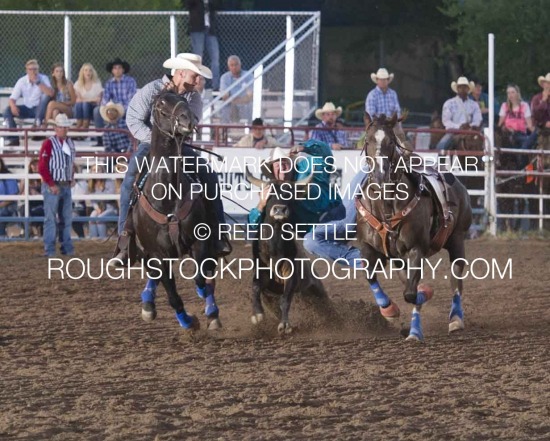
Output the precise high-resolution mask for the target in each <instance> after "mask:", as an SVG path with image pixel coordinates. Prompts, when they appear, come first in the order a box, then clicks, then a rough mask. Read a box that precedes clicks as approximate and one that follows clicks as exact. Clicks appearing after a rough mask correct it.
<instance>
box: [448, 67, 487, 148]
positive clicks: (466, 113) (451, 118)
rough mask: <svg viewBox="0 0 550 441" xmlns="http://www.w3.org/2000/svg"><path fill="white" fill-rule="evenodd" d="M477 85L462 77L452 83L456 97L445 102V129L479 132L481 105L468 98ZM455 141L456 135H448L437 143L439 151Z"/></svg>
mask: <svg viewBox="0 0 550 441" xmlns="http://www.w3.org/2000/svg"><path fill="white" fill-rule="evenodd" d="M474 88H475V84H474V82H473V81H468V79H467V78H466V77H460V78H459V79H458V80H457V81H453V82H452V83H451V89H452V90H453V92H454V93H456V96H455V97H454V98H450V99H448V100H447V101H445V104H443V111H442V114H441V119H442V121H443V125H444V126H445V129H462V130H479V129H480V127H481V121H482V118H481V111H480V110H479V105H478V104H477V103H476V102H475V101H474V100H471V99H470V98H468V94H470V93H472V92H473V91H474ZM453 140H454V135H453V134H451V133H446V134H445V136H443V138H441V140H440V141H439V142H438V143H437V149H438V150H440V151H443V150H447V149H449V147H450V146H451V144H452V143H453Z"/></svg>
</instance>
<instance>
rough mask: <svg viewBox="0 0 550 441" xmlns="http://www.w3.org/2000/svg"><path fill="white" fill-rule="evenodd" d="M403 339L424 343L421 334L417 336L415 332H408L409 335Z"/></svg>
mask: <svg viewBox="0 0 550 441" xmlns="http://www.w3.org/2000/svg"><path fill="white" fill-rule="evenodd" d="M405 341H412V342H416V343H424V338H422V337H421V336H418V335H416V334H409V336H408V337H407V338H406V339H405Z"/></svg>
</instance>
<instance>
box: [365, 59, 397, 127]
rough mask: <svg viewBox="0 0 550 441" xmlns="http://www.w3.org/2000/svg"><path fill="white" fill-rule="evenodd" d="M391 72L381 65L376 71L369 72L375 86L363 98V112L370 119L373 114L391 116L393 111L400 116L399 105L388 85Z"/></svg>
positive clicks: (390, 80)
mask: <svg viewBox="0 0 550 441" xmlns="http://www.w3.org/2000/svg"><path fill="white" fill-rule="evenodd" d="M393 77H394V75H393V73H391V74H390V73H388V71H387V69H384V68H383V67H381V68H380V69H378V71H377V72H376V73H371V74H370V78H371V80H372V82H373V83H374V84H376V87H375V88H374V89H372V90H371V91H370V92H369V94H368V95H367V99H366V100H365V112H367V115H368V116H369V118H370V120H371V121H372V119H373V118H374V117H375V116H379V115H386V116H387V117H391V116H392V115H393V114H394V113H397V116H398V117H399V116H401V106H400V105H399V98H397V93H396V92H395V90H393V89H390V88H389V87H388V86H389V84H390V83H391V82H392V81H393Z"/></svg>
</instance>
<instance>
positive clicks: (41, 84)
mask: <svg viewBox="0 0 550 441" xmlns="http://www.w3.org/2000/svg"><path fill="white" fill-rule="evenodd" d="M25 69H26V70H27V74H26V75H25V76H24V77H21V78H19V80H17V83H15V87H14V88H13V92H12V93H11V95H10V98H9V106H8V107H6V110H5V111H4V119H5V120H6V121H7V122H8V127H9V128H12V129H14V128H15V127H16V124H15V119H14V117H19V118H34V119H35V124H34V125H35V126H36V127H38V126H40V125H41V124H42V120H43V119H44V115H45V114H46V107H47V106H48V101H49V99H50V98H51V97H53V96H54V94H55V92H54V90H53V88H52V87H51V84H50V80H49V79H48V77H47V76H46V75H44V74H41V73H39V72H38V69H39V67H38V61H36V60H29V61H27V63H26V64H25ZM19 98H22V99H23V104H21V105H17V100H18V99H19ZM6 145H8V146H16V145H19V137H17V136H10V137H9V138H7V142H6Z"/></svg>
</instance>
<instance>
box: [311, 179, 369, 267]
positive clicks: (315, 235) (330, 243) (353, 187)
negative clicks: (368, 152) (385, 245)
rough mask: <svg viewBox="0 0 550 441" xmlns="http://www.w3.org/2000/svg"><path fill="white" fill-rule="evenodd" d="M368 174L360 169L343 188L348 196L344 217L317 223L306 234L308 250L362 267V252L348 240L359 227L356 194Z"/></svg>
mask: <svg viewBox="0 0 550 441" xmlns="http://www.w3.org/2000/svg"><path fill="white" fill-rule="evenodd" d="M367 175H368V173H367V172H366V171H359V172H358V173H357V174H356V175H355V176H354V178H353V179H352V180H351V182H350V184H349V188H344V189H343V190H344V191H346V193H345V196H346V197H345V199H344V200H343V201H342V202H343V204H344V207H345V212H346V215H345V217H344V218H343V219H339V220H336V221H333V222H327V223H324V224H319V225H316V226H315V227H314V228H313V229H312V230H311V231H309V232H308V233H307V234H306V235H305V236H304V244H303V245H304V248H305V249H306V250H307V251H308V252H310V253H312V254H315V255H317V256H319V257H322V258H329V259H332V260H336V259H340V260H339V261H338V262H339V263H342V264H343V261H346V262H347V265H348V266H350V267H356V268H360V267H361V262H360V261H359V260H358V259H361V252H360V251H359V249H358V248H355V247H354V246H350V245H348V244H347V242H348V241H349V240H352V239H353V238H354V237H355V231H356V228H357V226H356V217H357V212H356V209H355V194H356V192H357V191H358V189H359V188H361V184H362V182H363V180H364V179H365V178H366V176H367ZM342 260H343V261H342Z"/></svg>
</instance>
